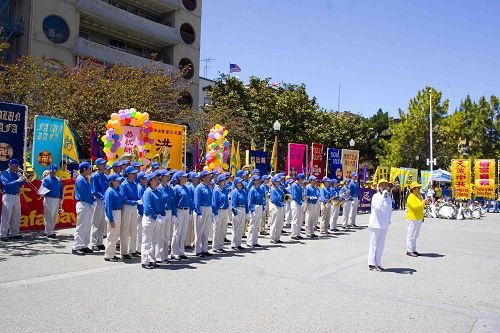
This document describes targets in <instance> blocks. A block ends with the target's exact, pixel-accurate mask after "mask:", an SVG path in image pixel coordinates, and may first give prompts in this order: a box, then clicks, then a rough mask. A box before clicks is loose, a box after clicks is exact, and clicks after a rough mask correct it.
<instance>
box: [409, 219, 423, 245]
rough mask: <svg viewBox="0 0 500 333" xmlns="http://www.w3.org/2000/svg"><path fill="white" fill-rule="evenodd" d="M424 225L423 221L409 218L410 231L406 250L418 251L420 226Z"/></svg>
mask: <svg viewBox="0 0 500 333" xmlns="http://www.w3.org/2000/svg"><path fill="white" fill-rule="evenodd" d="M421 226H422V221H417V220H408V233H407V237H406V251H408V252H416V251H417V238H418V235H419V234H420V227H421Z"/></svg>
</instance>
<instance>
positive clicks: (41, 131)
mask: <svg viewBox="0 0 500 333" xmlns="http://www.w3.org/2000/svg"><path fill="white" fill-rule="evenodd" d="M63 139H64V120H63V119H58V118H50V117H45V116H35V127H34V134H33V152H32V154H31V165H32V166H33V169H35V172H36V175H37V178H39V179H40V178H41V177H42V174H43V172H44V171H45V170H48V169H49V166H50V165H51V164H55V165H57V166H58V167H60V166H61V160H62V148H63Z"/></svg>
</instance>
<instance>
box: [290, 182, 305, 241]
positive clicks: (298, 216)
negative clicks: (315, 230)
mask: <svg viewBox="0 0 500 333" xmlns="http://www.w3.org/2000/svg"><path fill="white" fill-rule="evenodd" d="M304 178H305V176H304V174H303V173H300V174H298V175H297V180H296V181H295V182H294V183H293V184H292V186H291V187H290V195H291V196H292V200H291V210H292V239H294V240H299V239H302V238H303V237H302V236H301V235H300V229H301V228H302V200H303V193H302V182H303V181H304Z"/></svg>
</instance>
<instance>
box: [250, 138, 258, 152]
mask: <svg viewBox="0 0 500 333" xmlns="http://www.w3.org/2000/svg"><path fill="white" fill-rule="evenodd" d="M250 150H257V149H255V142H254V141H253V139H252V141H251V142H250Z"/></svg>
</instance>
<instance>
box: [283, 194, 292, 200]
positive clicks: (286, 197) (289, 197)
mask: <svg viewBox="0 0 500 333" xmlns="http://www.w3.org/2000/svg"><path fill="white" fill-rule="evenodd" d="M290 200H292V196H291V195H290V194H288V193H287V194H285V202H289V201H290Z"/></svg>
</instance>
